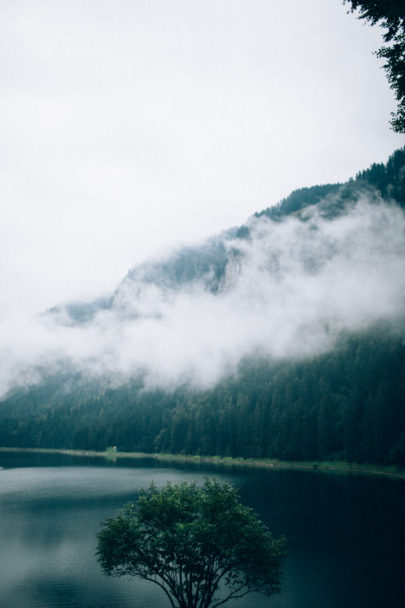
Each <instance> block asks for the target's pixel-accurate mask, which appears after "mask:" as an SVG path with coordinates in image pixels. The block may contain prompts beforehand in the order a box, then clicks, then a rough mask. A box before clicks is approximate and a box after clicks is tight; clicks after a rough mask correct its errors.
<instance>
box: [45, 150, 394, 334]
mask: <svg viewBox="0 0 405 608" xmlns="http://www.w3.org/2000/svg"><path fill="white" fill-rule="evenodd" d="M364 197H367V198H368V200H371V201H377V200H379V199H382V200H386V201H395V202H396V203H397V204H399V205H400V206H401V207H402V208H405V149H401V150H397V151H396V152H395V153H394V154H393V155H392V156H391V157H390V159H389V160H388V162H387V164H386V165H384V164H382V163H381V164H373V165H372V166H371V167H370V168H369V169H367V170H364V171H361V172H359V173H358V174H357V176H356V178H355V179H353V180H350V181H349V182H347V183H345V184H326V185H321V186H312V187H308V188H301V189H299V190H295V191H293V192H292V193H291V194H290V195H289V196H288V197H287V198H285V199H283V200H282V201H280V202H279V203H278V204H276V205H273V206H272V207H267V208H266V209H263V210H262V211H260V212H256V213H255V214H254V215H253V216H252V217H251V218H249V220H248V221H247V223H246V224H244V225H242V226H240V227H238V228H231V229H229V230H227V231H224V232H223V233H221V234H220V235H217V236H215V237H212V238H211V239H208V240H207V241H206V242H205V243H202V244H201V245H199V246H194V247H191V246H187V247H184V248H181V249H178V250H176V251H174V252H173V254H172V255H171V256H170V257H168V258H167V259H163V260H149V261H146V262H144V263H142V264H139V265H137V266H135V267H134V268H132V269H131V270H130V271H129V272H128V274H127V275H126V277H125V278H124V279H123V280H122V281H121V283H120V284H119V285H118V286H117V288H116V290H115V292H114V293H113V294H112V295H111V296H109V297H104V298H100V299H98V300H94V301H91V302H70V303H66V304H64V305H59V306H55V307H54V308H52V309H50V311H48V313H49V314H51V315H53V316H54V317H55V318H57V320H58V321H59V322H61V323H65V324H73V325H74V324H76V323H87V322H90V321H91V320H92V319H94V317H95V316H96V315H97V314H98V313H99V312H102V311H104V310H111V309H114V308H115V309H121V310H122V309H123V307H125V306H127V305H128V296H129V293H128V292H130V297H131V299H132V301H133V302H134V301H135V300H136V298H137V297H139V296H140V294H141V291H142V289H143V288H144V286H145V285H147V286H152V285H156V286H157V287H158V288H159V289H162V290H164V291H170V290H176V289H179V288H184V287H185V286H187V285H188V284H192V283H195V282H200V283H202V284H203V287H204V289H206V290H209V291H211V292H213V293H218V292H220V291H221V289H222V288H223V287H224V286H226V284H227V283H228V278H227V269H228V271H229V270H230V272H234V270H235V263H236V260H237V258H238V256H240V255H241V250H240V248H239V247H238V240H244V239H248V238H249V237H250V227H251V225H252V223H254V222H255V220H257V219H260V218H268V219H270V220H272V221H277V222H280V221H283V220H285V219H286V218H288V217H291V216H296V217H299V218H300V219H302V220H305V219H308V218H309V217H310V216H311V215H312V214H313V213H314V211H315V210H316V212H317V213H319V216H320V217H321V218H325V219H333V218H336V217H338V216H339V215H341V214H343V213H345V211H347V209H348V208H350V207H353V206H354V205H356V204H357V202H358V201H359V200H360V199H362V198H364ZM129 314H132V315H135V316H136V315H137V314H140V313H139V312H137V311H136V310H132V312H130V313H129Z"/></svg>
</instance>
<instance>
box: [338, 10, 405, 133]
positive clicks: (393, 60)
mask: <svg viewBox="0 0 405 608" xmlns="http://www.w3.org/2000/svg"><path fill="white" fill-rule="evenodd" d="M344 2H345V3H349V4H351V9H350V11H351V12H354V11H356V10H359V11H360V14H359V19H364V20H365V21H368V22H369V23H371V25H376V24H377V23H379V24H380V25H381V26H382V27H383V28H385V30H386V31H385V33H384V35H383V38H384V42H386V43H387V46H382V47H381V48H380V49H379V50H378V51H377V53H376V54H377V57H380V58H382V59H385V64H384V68H385V70H386V72H387V78H388V82H389V83H390V86H391V88H392V89H393V91H394V93H395V97H396V99H397V102H398V109H397V112H396V113H392V120H391V126H392V128H393V130H394V131H396V132H397V133H405V0H344Z"/></svg>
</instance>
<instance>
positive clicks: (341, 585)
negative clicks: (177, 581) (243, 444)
mask: <svg viewBox="0 0 405 608" xmlns="http://www.w3.org/2000/svg"><path fill="white" fill-rule="evenodd" d="M24 458H25V459H26V460H25V461H24V462H22V461H21V459H19V460H17V461H15V460H10V456H9V457H8V459H7V457H6V456H5V455H4V454H3V455H0V465H2V466H3V467H5V468H4V469H3V470H0V515H1V518H0V563H1V564H2V568H1V569H0V594H1V601H0V606H1V607H2V608H28V607H29V608H62V607H66V608H72V607H80V608H107V607H108V608H111V607H116V606H119V607H120V608H127V607H128V608H129V607H130V606H131V607H134V606H135V607H137V608H146V607H148V608H151V607H153V608H167V600H166V598H165V597H164V596H162V594H161V591H160V590H159V589H158V588H157V587H156V588H155V586H154V585H150V584H148V583H142V582H134V581H131V580H129V579H128V580H126V579H125V578H121V579H113V578H110V577H106V576H104V575H103V574H102V573H101V570H100V568H99V566H98V564H97V562H96V560H95V557H94V552H95V547H96V542H97V541H96V533H97V532H98V531H99V529H100V524H101V522H103V521H104V520H105V519H106V518H107V517H109V516H111V515H113V514H114V513H115V512H116V510H117V509H118V508H120V507H121V506H122V505H123V504H124V503H125V502H126V501H128V500H131V499H134V498H136V496H137V494H138V492H139V490H140V488H141V487H147V486H148V485H149V483H150V481H151V480H152V479H153V481H154V482H155V483H156V484H157V485H158V486H161V485H164V484H165V483H166V481H168V480H170V481H173V482H178V481H182V480H184V479H188V480H195V481H197V482H200V481H202V480H203V478H204V476H205V475H206V474H207V473H212V471H209V470H207V469H205V470H199V469H193V468H190V467H188V468H186V467H178V468H173V467H160V466H156V464H155V465H154V466H150V464H151V463H149V466H143V467H134V465H133V463H131V465H132V466H121V464H119V463H120V461H118V464H116V465H115V466H114V465H111V464H107V465H103V466H102V463H101V462H95V463H93V466H90V462H89V460H88V459H87V460H86V461H83V462H82V466H78V464H79V463H80V461H78V460H69V461H66V460H63V461H61V460H60V458H59V459H56V460H55V459H53V460H52V458H50V457H49V455H47V456H46V459H45V460H43V461H42V463H41V459H40V458H38V455H36V457H35V466H30V464H31V465H32V464H33V462H32V461H30V460H29V457H28V456H27V455H25V456H24ZM41 464H42V466H40V465H41ZM216 475H217V476H220V477H221V478H222V479H224V480H226V481H230V482H232V483H234V484H235V485H237V486H238V487H240V489H241V497H242V500H243V502H244V503H245V504H248V505H250V506H252V507H253V508H254V509H255V510H256V511H257V512H258V513H259V515H260V516H261V517H262V519H263V520H264V521H265V522H266V523H267V524H268V525H269V526H270V528H271V529H272V530H273V532H274V534H275V535H276V536H279V535H281V534H285V535H286V536H287V539H288V548H289V558H288V561H287V565H286V569H285V577H284V583H283V589H282V593H281V595H279V596H274V597H272V598H270V599H266V598H262V597H261V596H258V597H254V598H253V596H250V597H249V596H247V598H245V599H244V600H242V601H239V602H235V603H234V604H231V603H229V604H228V605H229V606H230V608H232V607H234V608H237V607H238V606H239V607H240V608H265V607H273V608H326V607H327V608H342V607H344V608H377V606H378V608H381V607H382V606H390V608H396V607H398V608H399V607H401V608H402V606H403V605H405V594H404V592H405V583H404V581H403V568H404V566H405V555H404V549H403V546H402V539H403V538H405V527H404V518H403V514H404V507H405V483H403V482H401V481H399V482H396V481H391V480H387V479H367V478H361V477H358V478H353V477H343V476H342V477H340V476H332V475H323V474H316V473H301V472H293V471H289V472H288V471H272V472H269V473H263V472H251V473H247V472H242V473H241V472H240V471H239V472H233V473H230V472H225V471H223V472H218V471H216Z"/></svg>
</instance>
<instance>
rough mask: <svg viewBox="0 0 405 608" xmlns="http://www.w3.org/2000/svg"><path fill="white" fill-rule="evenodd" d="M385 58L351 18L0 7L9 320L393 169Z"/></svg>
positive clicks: (217, 9) (241, 6)
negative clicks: (300, 196) (284, 206)
mask: <svg viewBox="0 0 405 608" xmlns="http://www.w3.org/2000/svg"><path fill="white" fill-rule="evenodd" d="M380 43H381V37H380V31H379V29H378V28H371V27H369V26H366V25H364V24H363V23H362V22H359V21H358V20H357V19H356V18H355V17H354V16H353V15H348V14H347V7H346V6H343V5H342V2H341V0H305V1H303V0H289V1H286V0H166V1H164V0H0V44H1V50H0V83H1V84H0V124H1V138H0V155H1V168H2V169H1V177H0V189H1V192H0V247H1V251H0V315H2V316H3V319H4V315H7V314H8V313H9V311H10V309H13V310H14V311H15V310H16V309H19V308H29V309H32V310H42V309H44V308H47V307H49V306H52V305H53V304H55V303H57V302H61V301H64V300H72V299H77V298H92V297H94V296H96V295H98V294H102V293H105V292H108V291H111V290H112V289H113V288H114V287H115V285H116V284H117V283H118V282H119V281H120V279H121V278H122V277H123V276H124V275H125V274H126V272H127V270H128V269H129V268H130V267H132V266H133V265H134V264H135V263H136V262H137V261H140V260H142V259H145V258H147V257H149V256H151V255H156V254H158V253H159V252H160V251H162V250H163V251H164V250H167V249H168V248H169V247H172V246H175V245H177V244H180V243H184V242H190V241H195V240H199V239H202V238H204V237H206V236H208V235H210V234H215V233H217V232H219V231H221V230H222V229H226V228H228V227H230V226H233V225H238V224H241V223H242V222H244V221H245V220H246V218H247V217H248V216H249V215H251V214H252V213H254V212H255V211H256V210H260V209H262V208H264V207H267V206H269V205H271V204H274V203H276V202H277V201H279V200H280V199H281V198H283V197H284V196H287V195H288V194H289V193H290V191H291V190H293V189H295V188H299V187H303V186H311V185H314V184H319V183H326V182H336V181H345V180H346V179H348V178H349V177H351V176H354V174H355V173H356V172H357V171H358V170H360V169H363V168H366V167H367V166H369V165H370V164H371V163H372V162H382V161H384V162H385V161H386V160H387V159H388V156H389V155H390V154H391V153H392V152H393V151H394V150H395V149H397V148H398V147H400V146H403V145H404V139H403V137H401V136H399V135H395V134H394V133H392V132H391V131H390V130H389V126H388V121H389V119H390V112H391V111H393V110H394V109H395V102H394V98H393V94H392V92H391V90H390V89H389V87H388V84H387V82H386V79H385V74H384V71H383V70H382V69H381V63H380V62H379V61H378V60H377V59H376V58H375V57H374V56H373V55H372V51H373V50H376V49H377V48H378V46H379V45H380Z"/></svg>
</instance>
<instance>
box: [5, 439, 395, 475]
mask: <svg viewBox="0 0 405 608" xmlns="http://www.w3.org/2000/svg"><path fill="white" fill-rule="evenodd" d="M1 452H11V453H17V454H18V453H27V454H64V455H66V456H73V457H82V458H83V457H88V458H103V459H105V460H110V461H114V462H115V461H117V460H128V459H130V460H134V461H136V460H145V459H149V460H155V461H157V462H161V463H162V464H170V463H173V464H191V465H196V466H204V465H207V466H218V467H221V468H226V467H232V468H235V467H237V468H245V469H268V470H281V469H282V470H303V471H313V472H321V473H325V472H326V473H340V474H356V475H381V476H384V477H394V478H398V479H405V468H401V467H399V466H397V465H377V464H369V463H355V462H344V461H324V462H317V461H313V462H309V461H308V462H288V461H283V460H272V459H269V458H241V457H240V458H232V457H231V456H199V455H195V454H194V455H193V454H158V453H153V454H150V453H147V452H120V451H118V450H117V451H115V450H114V449H113V448H107V449H106V450H104V451H97V450H66V449H55V448H18V447H12V448H8V447H0V453H1Z"/></svg>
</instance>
